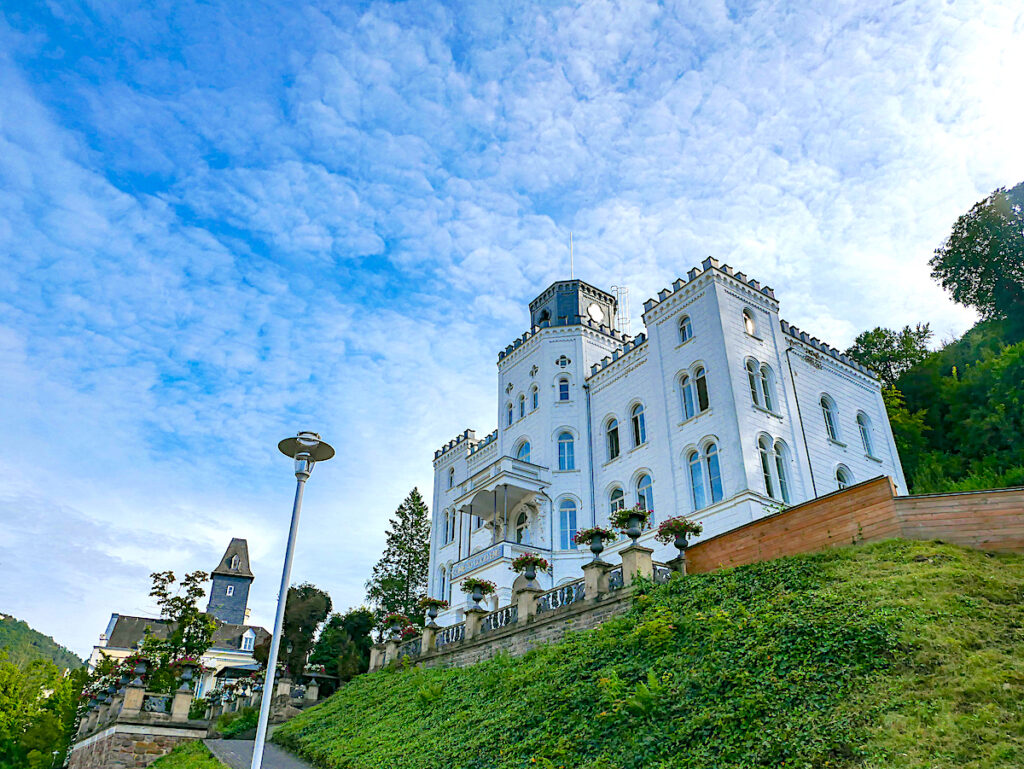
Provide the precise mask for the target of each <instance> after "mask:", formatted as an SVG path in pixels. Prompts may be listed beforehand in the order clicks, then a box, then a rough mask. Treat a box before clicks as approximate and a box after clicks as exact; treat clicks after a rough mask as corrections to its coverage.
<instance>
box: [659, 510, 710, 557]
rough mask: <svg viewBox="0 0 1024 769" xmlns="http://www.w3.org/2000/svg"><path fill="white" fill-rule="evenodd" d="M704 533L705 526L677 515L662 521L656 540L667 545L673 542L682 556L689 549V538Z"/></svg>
mask: <svg viewBox="0 0 1024 769" xmlns="http://www.w3.org/2000/svg"><path fill="white" fill-rule="evenodd" d="M702 531H704V524H702V523H698V522H697V521H691V520H690V519H689V518H684V517H683V516H681V515H677V516H675V517H673V518H669V519H667V520H665V521H662V522H661V524H660V525H659V526H658V533H657V534H655V535H654V538H655V539H656V540H658V541H659V542H661V543H663V544H665V545H667V544H668V543H669V542H671V543H672V544H674V545H675V546H676V549H677V550H678V551H679V555H680V556H682V554H683V551H684V550H686V548H687V547H689V542H687V537H690V536H691V535H692V536H695V537H696V536H699V535H700V533H701V532H702Z"/></svg>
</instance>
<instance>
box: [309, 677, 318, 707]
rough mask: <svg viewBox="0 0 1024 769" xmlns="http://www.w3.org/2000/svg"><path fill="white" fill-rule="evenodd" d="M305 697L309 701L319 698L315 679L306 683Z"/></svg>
mask: <svg viewBox="0 0 1024 769" xmlns="http://www.w3.org/2000/svg"><path fill="white" fill-rule="evenodd" d="M306 699H307V700H309V701H311V702H316V701H317V700H318V699H320V684H318V683H317V682H316V679H314V680H312V681H310V682H309V683H308V684H306Z"/></svg>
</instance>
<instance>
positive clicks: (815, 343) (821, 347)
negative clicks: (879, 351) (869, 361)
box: [779, 319, 878, 379]
mask: <svg viewBox="0 0 1024 769" xmlns="http://www.w3.org/2000/svg"><path fill="white" fill-rule="evenodd" d="M779 322H780V323H781V324H782V333H784V334H787V335H788V336H791V337H793V338H794V339H798V340H799V341H801V342H803V343H804V344H806V345H809V346H810V347H813V348H814V349H815V350H817V351H818V352H820V353H823V354H824V355H828V356H829V357H830V358H834V359H835V360H837V361H839V362H840V363H845V364H846V365H847V366H849V367H850V368H853V369H856V370H857V371H859V372H860V373H862V374H864V375H866V376H869V377H871V378H872V379H878V374H876V373H875V372H874V371H872V370H871V369H869V368H868V367H867V366H863V365H861V364H860V363H858V362H857V361H855V360H854V359H853V358H851V357H850V356H849V355H846V354H845V353H841V352H839V350H837V349H836V348H835V347H829V346H828V345H827V344H825V343H824V342H822V341H821V340H820V339H818V338H817V337H815V336H811V335H810V334H808V333H807V332H806V331H801V330H800V329H798V328H797V327H796V326H792V325H790V324H789V323H787V322H786V321H784V320H781V319H780V321H779Z"/></svg>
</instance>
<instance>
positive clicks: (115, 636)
mask: <svg viewBox="0 0 1024 769" xmlns="http://www.w3.org/2000/svg"><path fill="white" fill-rule="evenodd" d="M147 627H148V628H149V629H150V630H151V631H152V633H153V635H154V636H156V637H157V638H167V636H169V635H170V633H171V629H170V623H169V622H168V621H167V620H165V619H151V618H149V617H126V616H125V615H123V614H121V615H117V621H116V622H115V623H114V628H113V630H112V631H111V632H110V633H109V634H108V639H107V648H108V649H134V648H135V647H136V646H137V645H138V643H139V641H141V640H142V639H143V638H144V637H145V635H146V628H147ZM250 627H251V628H252V629H253V632H255V633H256V642H255V643H256V645H257V646H258V645H259V644H260V643H261V642H262V641H264V640H266V639H267V638H270V633H268V632H267V631H266V630H265V629H264V628H261V627H256V626H254V625H232V624H230V623H227V622H221V621H220V620H217V629H216V630H215V631H214V632H213V644H212V646H211V648H213V649H233V650H235V651H240V650H241V648H242V636H243V635H244V634H245V631H246V630H248V629H249V628H250Z"/></svg>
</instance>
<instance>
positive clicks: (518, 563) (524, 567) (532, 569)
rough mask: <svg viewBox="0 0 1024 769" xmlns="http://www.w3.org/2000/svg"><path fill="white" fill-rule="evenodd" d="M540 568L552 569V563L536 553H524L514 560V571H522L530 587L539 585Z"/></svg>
mask: <svg viewBox="0 0 1024 769" xmlns="http://www.w3.org/2000/svg"><path fill="white" fill-rule="evenodd" d="M538 570H540V571H551V564H549V563H548V562H547V559H546V558H542V557H541V556H539V555H537V554H536V553H523V554H522V555H520V556H517V557H516V558H514V559H513V560H512V571H517V572H520V573H521V574H522V575H523V576H524V577H526V583H527V585H529V586H530V587H537V584H536V579H537V571H538Z"/></svg>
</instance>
